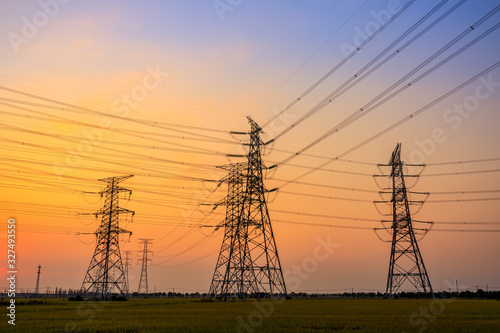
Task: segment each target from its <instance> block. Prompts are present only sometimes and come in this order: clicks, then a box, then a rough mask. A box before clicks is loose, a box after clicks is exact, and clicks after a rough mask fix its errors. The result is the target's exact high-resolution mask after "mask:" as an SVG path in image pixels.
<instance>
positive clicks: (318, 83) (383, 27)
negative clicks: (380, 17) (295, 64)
mask: <svg viewBox="0 0 500 333" xmlns="http://www.w3.org/2000/svg"><path fill="white" fill-rule="evenodd" d="M414 1H415V0H410V1H408V2H407V3H406V4H405V5H404V6H403V8H401V9H400V10H399V11H398V12H396V13H395V14H394V15H392V16H391V17H390V18H389V19H388V20H387V21H386V22H385V23H384V24H382V25H381V26H380V28H378V29H377V30H376V31H374V32H373V33H372V34H371V35H370V36H368V38H367V39H366V40H365V41H363V42H362V43H361V44H360V45H359V46H358V47H357V48H356V49H354V50H353V51H352V52H351V53H349V54H348V55H347V56H346V57H345V58H344V59H342V60H341V61H340V62H339V63H338V64H337V65H335V66H334V67H333V68H332V69H331V70H330V71H329V72H328V73H326V74H325V75H324V76H323V77H322V78H321V79H319V80H318V81H316V83H314V84H313V85H312V86H311V87H309V88H308V89H307V90H306V91H305V92H303V93H302V94H301V95H300V96H299V97H297V98H296V99H295V100H293V101H292V102H291V103H290V104H289V105H288V106H287V107H285V108H284V109H283V110H281V111H280V112H278V113H276V114H275V115H274V116H273V117H272V118H271V119H270V120H268V121H267V122H266V123H264V125H262V128H265V127H266V126H268V125H269V124H270V123H271V122H273V121H274V120H275V119H276V118H277V117H279V116H281V115H282V114H283V113H285V112H286V111H288V110H289V109H290V108H291V107H293V106H294V105H295V104H297V103H298V102H299V101H300V100H301V99H303V98H304V97H306V96H307V95H308V94H309V93H310V92H311V91H313V90H314V89H315V88H316V87H317V86H319V85H320V84H321V83H323V82H324V81H325V80H326V79H328V78H329V77H330V76H331V75H332V74H333V73H335V72H336V71H337V70H338V69H339V68H340V67H342V66H343V65H344V64H345V63H346V62H348V61H349V60H350V59H351V58H352V57H353V56H354V55H355V54H356V53H358V52H359V51H360V50H361V49H362V48H363V47H364V46H365V45H366V44H368V43H369V42H370V41H372V39H374V38H375V37H377V35H378V34H379V33H381V32H382V31H383V30H384V29H385V28H386V27H387V26H388V25H389V24H391V23H392V22H393V21H394V20H395V19H396V18H397V17H398V16H399V15H401V14H402V13H403V12H404V11H405V10H406V9H407V8H408V7H409V6H410V5H411V4H413V2H414Z"/></svg>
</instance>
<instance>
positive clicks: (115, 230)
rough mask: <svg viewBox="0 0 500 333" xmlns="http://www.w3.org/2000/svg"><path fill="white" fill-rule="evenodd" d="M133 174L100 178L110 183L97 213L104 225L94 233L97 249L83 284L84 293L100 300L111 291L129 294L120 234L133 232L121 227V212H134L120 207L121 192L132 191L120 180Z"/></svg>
mask: <svg viewBox="0 0 500 333" xmlns="http://www.w3.org/2000/svg"><path fill="white" fill-rule="evenodd" d="M131 177H133V175H129V176H120V177H109V178H104V179H99V181H102V182H105V183H107V186H106V189H104V190H103V191H101V192H100V194H101V197H103V196H105V199H104V206H103V207H102V208H101V209H100V210H99V211H97V212H96V213H95V216H96V217H97V216H99V215H100V216H101V217H102V219H101V224H100V226H99V227H98V229H97V230H96V232H95V236H96V248H95V251H94V255H93V256H92V259H91V261H90V264H89V267H88V269H87V273H86V274H85V278H84V280H83V283H82V287H81V290H82V292H83V294H90V295H92V296H94V297H98V298H101V299H108V298H109V297H110V296H111V294H119V295H121V296H123V297H126V295H125V292H126V290H127V289H128V288H127V280H126V278H125V272H124V270H123V263H122V258H121V253H120V245H119V235H120V234H122V233H128V234H129V235H131V234H132V233H131V232H130V231H127V230H124V229H122V228H120V226H119V215H120V214H125V213H132V214H134V212H133V211H130V210H128V209H124V208H121V207H120V206H119V194H120V193H121V192H129V194H131V191H130V190H128V189H126V188H122V187H120V186H119V184H120V182H122V181H124V180H126V179H128V178H131Z"/></svg>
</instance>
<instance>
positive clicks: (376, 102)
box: [279, 5, 500, 165]
mask: <svg viewBox="0 0 500 333" xmlns="http://www.w3.org/2000/svg"><path fill="white" fill-rule="evenodd" d="M498 10H500V5H499V6H497V7H496V8H495V9H494V10H492V11H490V12H489V13H488V14H486V15H485V16H483V17H482V18H481V19H480V20H479V21H477V22H476V23H475V24H473V25H472V26H470V27H469V28H467V29H466V30H465V31H464V32H462V33H461V34H460V35H458V36H457V37H456V38H454V39H453V40H452V41H450V42H449V43H447V44H446V45H445V46H443V47H442V48H441V49H439V50H438V51H437V52H436V53H434V54H433V55H432V56H430V57H429V58H427V59H426V60H425V61H424V62H422V63H421V64H420V65H418V66H417V67H415V68H414V69H413V70H411V71H410V72H408V73H407V74H406V75H405V76H403V77H402V78H401V79H399V80H398V81H397V82H396V83H394V84H393V85H391V86H390V87H389V88H387V89H386V90H384V91H383V92H382V93H380V94H379V95H377V96H376V97H375V98H373V99H372V100H371V101H370V102H368V103H367V104H365V105H364V106H363V107H362V108H360V109H359V110H357V111H356V112H354V113H353V114H351V115H350V116H348V117H347V118H346V119H344V120H343V121H341V122H340V123H339V124H337V125H336V126H334V127H333V128H331V129H330V130H328V131H327V132H326V133H324V134H323V135H321V136H320V137H319V138H317V139H316V140H314V141H313V142H311V143H310V144H308V145H306V146H305V147H303V148H302V149H300V150H299V151H297V152H296V153H294V154H293V155H291V156H289V157H288V158H286V159H284V160H282V161H281V162H280V163H279V165H284V164H286V163H288V162H289V161H291V160H292V159H294V158H295V157H297V156H299V155H300V154H302V153H303V152H304V151H306V150H308V149H310V148H312V147H313V146H315V145H317V144H318V143H319V142H321V141H323V140H324V139H326V138H328V137H330V136H331V135H333V134H335V133H337V132H338V131H340V130H341V129H343V128H345V127H347V126H349V125H350V124H352V123H354V122H355V121H356V120H358V119H360V118H361V117H363V116H365V115H366V114H368V113H369V112H371V111H373V110H375V109H376V108H378V107H379V106H381V105H382V104H384V103H386V102H387V101H389V100H391V99H392V98H394V97H395V96H397V95H398V94H400V93H401V92H403V91H404V90H406V89H407V88H409V87H411V86H413V85H414V84H415V83H417V82H418V81H420V80H421V79H423V78H424V77H426V76H427V75H429V74H430V73H432V72H434V71H435V70H436V69H438V68H439V67H441V66H442V65H444V64H446V63H447V62H448V61H450V60H451V59H453V58H454V57H456V56H457V55H459V54H460V53H462V52H463V51H465V50H466V49H468V48H469V47H471V46H472V45H474V44H475V43H476V42H478V41H479V40H481V39H483V38H484V37H485V36H487V35H488V34H489V33H491V32H493V31H494V30H496V29H497V28H498V27H500V23H497V24H496V25H495V26H493V27H492V28H490V29H488V30H487V31H486V32H484V33H483V34H481V35H480V36H479V37H477V38H475V39H474V40H472V41H471V42H469V43H467V44H466V45H465V46H463V47H461V48H460V49H459V50H457V51H455V52H454V53H453V54H451V55H450V56H448V57H446V58H445V59H444V60H442V61H440V62H439V63H438V64H436V65H434V66H433V67H432V68H430V69H429V70H427V71H426V72H424V73H423V74H421V75H420V76H418V77H417V78H415V79H413V80H412V81H410V82H408V83H407V84H405V85H403V86H402V87H400V88H399V89H398V90H396V91H395V92H393V93H391V94H390V95H388V96H386V95H387V94H389V93H390V92H391V91H392V90H394V89H395V88H396V87H397V86H398V85H400V84H401V83H403V82H404V81H405V80H406V79H408V78H410V77H411V76H412V75H413V74H415V73H417V72H418V71H419V70H421V69H422V68H424V67H425V66H426V65H428V64H429V63H430V62H431V61H433V60H434V59H436V58H437V57H438V56H439V55H441V54H442V53H444V52H445V51H446V50H448V49H449V48H450V47H451V46H453V45H454V44H456V43H457V42H458V41H460V40H461V39H462V38H464V37H465V36H466V35H467V34H468V33H470V32H471V31H473V30H474V29H476V28H477V27H478V26H479V25H480V24H482V23H484V21H486V20H487V19H488V18H490V17H491V16H492V15H493V14H495V13H496V12H497V11H498ZM320 104H321V103H320ZM318 105H319V104H318ZM322 107H323V106H322Z"/></svg>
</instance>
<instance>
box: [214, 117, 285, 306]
mask: <svg viewBox="0 0 500 333" xmlns="http://www.w3.org/2000/svg"><path fill="white" fill-rule="evenodd" d="M247 118H248V121H249V123H250V126H251V130H250V133H239V132H233V133H234V134H249V135H250V143H249V144H248V154H247V155H246V157H247V160H248V161H247V163H246V171H245V172H244V174H243V175H242V177H241V178H243V179H244V181H241V183H244V190H243V191H242V193H240V194H236V192H233V193H231V192H229V194H228V203H229V204H228V208H229V209H230V210H235V213H234V214H233V213H232V212H231V211H229V212H228V213H226V216H229V219H228V220H229V222H232V223H228V221H227V220H226V228H227V227H229V228H233V230H231V229H226V230H225V231H226V234H225V237H224V242H225V243H224V242H223V244H222V247H221V253H220V254H219V259H220V261H218V265H219V264H220V263H223V262H225V263H226V271H225V275H224V278H223V279H222V282H220V280H221V275H222V274H219V272H220V267H216V271H215V273H214V279H213V280H212V286H211V293H210V292H209V294H212V295H213V294H217V295H219V296H222V297H227V296H228V294H231V293H234V294H236V295H237V296H238V297H240V298H246V297H249V296H252V295H253V296H255V297H261V296H267V297H274V295H275V294H279V295H283V296H286V294H287V291H286V286H285V279H284V277H283V272H282V270H281V263H280V260H279V256H278V249H277V247H276V242H275V239H274V234H273V229H272V226H271V220H270V218H269V212H268V209H267V202H266V197H265V194H266V193H267V190H266V188H265V186H264V174H263V169H265V165H264V162H263V161H262V147H263V146H264V145H265V144H264V142H263V141H262V139H261V137H260V134H261V132H262V129H261V128H260V127H259V125H258V124H257V123H256V122H255V121H253V120H252V119H251V118H250V117H247ZM235 168H238V167H237V166H235ZM230 173H231V171H230ZM233 177H235V179H238V178H240V177H239V176H237V175H235V174H233ZM229 178H231V174H230V176H229ZM236 182H239V181H238V180H236ZM233 185H234V187H233V188H231V186H230V187H229V191H237V189H238V188H241V187H239V186H240V185H237V184H233ZM231 200H232V201H233V202H232V203H230V201H231ZM234 222H236V224H235V225H234ZM226 236H227V237H226ZM231 237H233V239H231ZM223 251H224V252H225V253H223ZM226 253H227V254H226ZM226 256H229V257H227V258H226ZM221 258H222V259H221ZM212 287H213V288H212Z"/></svg>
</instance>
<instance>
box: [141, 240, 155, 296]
mask: <svg viewBox="0 0 500 333" xmlns="http://www.w3.org/2000/svg"><path fill="white" fill-rule="evenodd" d="M139 240H140V241H141V243H142V244H143V245H144V249H142V250H141V251H139V253H142V258H141V259H139V260H141V262H142V270H141V279H140V280H139V288H138V289H137V292H138V293H139V294H140V293H141V292H143V293H146V294H148V293H149V288H148V262H150V261H151V259H149V258H148V254H149V253H153V251H151V250H148V245H151V244H152V243H151V241H152V240H153V239H151V238H149V239H146V238H139Z"/></svg>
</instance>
